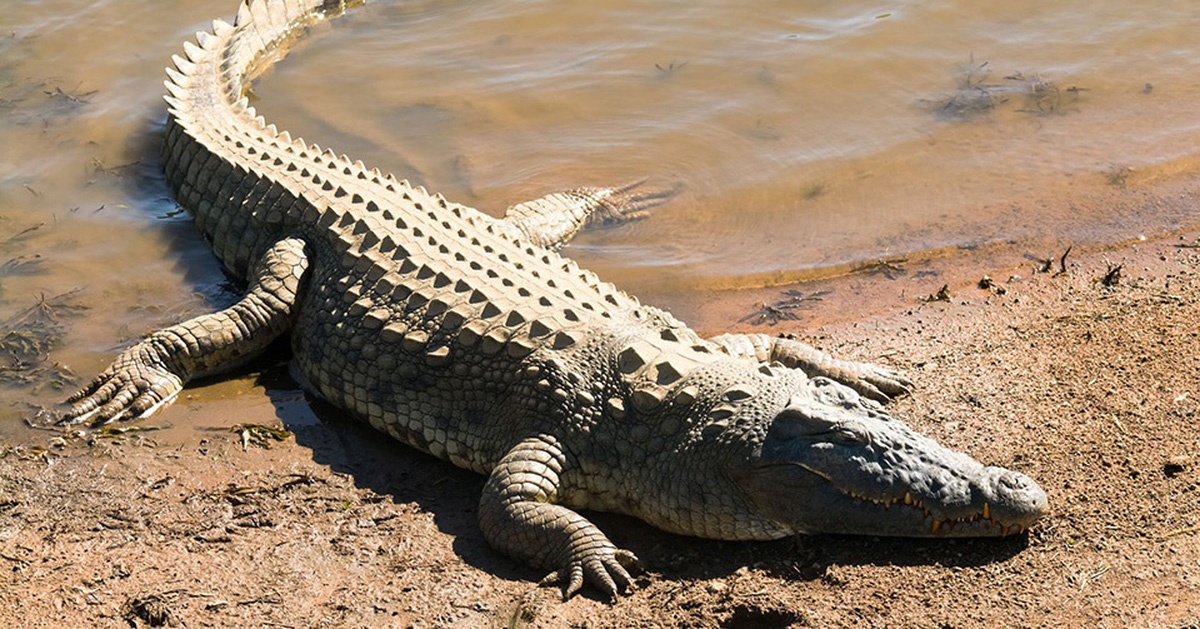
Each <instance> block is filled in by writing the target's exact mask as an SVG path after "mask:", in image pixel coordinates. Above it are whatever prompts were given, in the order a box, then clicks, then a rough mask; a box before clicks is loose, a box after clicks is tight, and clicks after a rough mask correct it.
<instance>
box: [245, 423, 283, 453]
mask: <svg viewBox="0 0 1200 629" xmlns="http://www.w3.org/2000/svg"><path fill="white" fill-rule="evenodd" d="M229 430H230V432H235V433H239V434H240V435H241V436H242V449H243V450H248V449H250V446H252V445H253V446H258V447H260V448H270V447H271V442H272V441H285V440H287V438H288V437H291V436H292V432H291V431H290V430H288V429H286V428H274V427H272V426H264V425H262V424H238V425H236V426H233V427H231V428H230V429H229Z"/></svg>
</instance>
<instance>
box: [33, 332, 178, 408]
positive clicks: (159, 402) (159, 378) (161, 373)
mask: <svg viewBox="0 0 1200 629" xmlns="http://www.w3.org/2000/svg"><path fill="white" fill-rule="evenodd" d="M148 358H149V356H148V354H147V352H145V351H144V348H143V347H141V346H134V347H132V348H130V349H129V350H127V351H126V352H125V353H123V354H121V355H120V356H119V357H118V358H117V360H116V361H115V362H114V363H113V364H112V366H110V367H109V368H108V369H106V370H104V372H103V373H101V374H100V375H99V376H97V377H96V379H95V380H93V381H92V382H91V384H89V385H88V386H86V387H84V388H83V389H80V390H79V391H78V392H77V393H75V394H74V395H72V396H71V397H70V398H68V399H67V403H68V404H71V407H70V408H68V409H66V410H64V411H62V412H61V413H60V414H59V415H58V417H57V421H56V423H57V424H59V425H73V424H81V423H83V422H90V423H91V425H92V426H93V427H96V426H102V425H104V424H107V423H109V422H112V421H116V420H118V419H141V418H143V417H148V416H150V415H151V414H153V413H154V412H155V411H157V410H158V409H160V408H162V407H163V406H165V405H167V404H169V403H170V402H171V401H172V400H174V399H175V396H177V395H179V392H180V391H181V390H182V389H183V381H182V380H181V379H180V378H179V376H177V375H175V374H174V373H172V372H171V371H170V370H168V369H167V368H166V367H164V366H161V365H157V364H154V363H155V362H157V361H153V360H148Z"/></svg>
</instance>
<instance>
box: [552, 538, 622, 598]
mask: <svg viewBox="0 0 1200 629" xmlns="http://www.w3.org/2000/svg"><path fill="white" fill-rule="evenodd" d="M578 554H579V555H582V556H575V557H572V558H571V560H570V561H569V562H568V564H567V565H566V566H564V567H562V568H560V569H558V570H555V571H554V572H551V573H550V574H548V575H546V578H544V579H542V580H541V582H540V583H538V585H539V586H548V585H555V584H558V583H564V582H565V586H564V587H563V600H564V601H565V600H567V599H569V598H571V597H572V596H575V595H576V594H578V593H579V591H580V590H581V589H583V586H584V584H585V583H586V584H588V585H591V586H594V587H596V588H598V589H599V590H600V591H602V592H604V594H605V595H606V596H607V598H608V600H610V601H614V600H616V598H617V597H618V596H619V595H620V594H621V592H627V591H629V589H630V588H631V587H632V586H633V577H632V576H631V575H630V571H631V570H632V571H633V572H638V571H640V570H641V562H639V561H638V558H637V556H636V555H634V554H633V553H631V552H629V551H628V550H622V549H620V548H607V549H605V548H593V549H591V550H590V551H584V552H581V553H578Z"/></svg>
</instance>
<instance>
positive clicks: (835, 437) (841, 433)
mask: <svg viewBox="0 0 1200 629" xmlns="http://www.w3.org/2000/svg"><path fill="white" fill-rule="evenodd" d="M829 440H830V441H832V442H834V443H840V444H842V445H847V446H855V445H861V444H864V443H867V441H869V438H868V437H867V433H866V432H865V431H863V430H861V429H859V428H857V427H855V426H849V425H846V424H842V425H840V426H837V427H836V428H834V429H833V430H831V431H829Z"/></svg>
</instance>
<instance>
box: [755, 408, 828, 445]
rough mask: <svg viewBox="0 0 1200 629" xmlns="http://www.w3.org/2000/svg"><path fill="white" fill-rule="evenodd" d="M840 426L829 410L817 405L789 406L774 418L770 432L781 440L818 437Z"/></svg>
mask: <svg viewBox="0 0 1200 629" xmlns="http://www.w3.org/2000/svg"><path fill="white" fill-rule="evenodd" d="M839 425H841V422H839V421H838V420H837V419H836V418H835V417H833V416H832V413H830V412H829V409H826V408H822V407H821V406H818V405H796V404H789V405H788V406H787V407H786V408H784V409H783V410H782V411H780V412H779V414H778V415H776V416H775V421H774V422H773V423H772V426H771V432H773V433H774V434H776V435H777V436H779V437H780V438H783V439H795V438H798V437H809V438H812V437H820V436H822V435H827V434H829V433H830V432H832V431H833V430H835V429H837V427H838V426H839Z"/></svg>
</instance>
